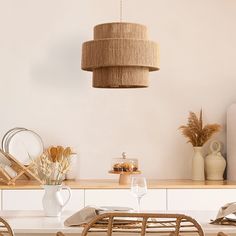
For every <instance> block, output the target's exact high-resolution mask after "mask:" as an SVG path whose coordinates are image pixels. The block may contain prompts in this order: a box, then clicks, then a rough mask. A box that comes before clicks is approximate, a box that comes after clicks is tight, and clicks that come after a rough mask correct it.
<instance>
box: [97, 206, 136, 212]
mask: <svg viewBox="0 0 236 236" xmlns="http://www.w3.org/2000/svg"><path fill="white" fill-rule="evenodd" d="M100 209H101V210H103V211H133V210H134V209H133V208H130V207H119V206H101V207H99V210H100Z"/></svg>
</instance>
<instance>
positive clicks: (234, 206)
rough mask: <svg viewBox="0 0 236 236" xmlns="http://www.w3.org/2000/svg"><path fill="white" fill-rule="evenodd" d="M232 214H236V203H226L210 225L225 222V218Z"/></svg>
mask: <svg viewBox="0 0 236 236" xmlns="http://www.w3.org/2000/svg"><path fill="white" fill-rule="evenodd" d="M234 213H236V202H231V203H227V204H225V205H224V206H222V207H221V208H220V209H219V211H218V213H217V216H216V219H215V220H213V221H212V222H211V223H213V224H214V223H220V222H221V221H222V220H225V219H224V218H225V217H226V216H228V215H229V214H234Z"/></svg>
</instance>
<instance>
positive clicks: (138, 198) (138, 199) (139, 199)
mask: <svg viewBox="0 0 236 236" xmlns="http://www.w3.org/2000/svg"><path fill="white" fill-rule="evenodd" d="M137 201H138V212H140V202H141V197H137Z"/></svg>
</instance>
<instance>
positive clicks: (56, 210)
mask: <svg viewBox="0 0 236 236" xmlns="http://www.w3.org/2000/svg"><path fill="white" fill-rule="evenodd" d="M62 189H66V190H67V191H68V194H69V195H68V198H67V200H66V201H63V198H62V195H61V190H62ZM44 190H45V193H44V196H43V209H44V212H45V215H46V216H60V215H61V212H62V210H63V208H64V207H65V206H66V204H67V203H68V202H69V201H70V198H71V190H70V188H69V187H68V186H62V185H44Z"/></svg>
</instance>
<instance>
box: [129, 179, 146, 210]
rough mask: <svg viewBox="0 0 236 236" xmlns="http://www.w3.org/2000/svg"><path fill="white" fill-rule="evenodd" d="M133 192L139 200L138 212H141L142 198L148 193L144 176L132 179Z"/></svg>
mask: <svg viewBox="0 0 236 236" xmlns="http://www.w3.org/2000/svg"><path fill="white" fill-rule="evenodd" d="M131 192H132V193H133V194H134V196H135V197H136V199H137V203H138V212H140V201H141V198H142V197H143V196H144V195H145V194H146V193H147V181H146V178H145V177H143V176H133V177H132V178H131Z"/></svg>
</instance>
